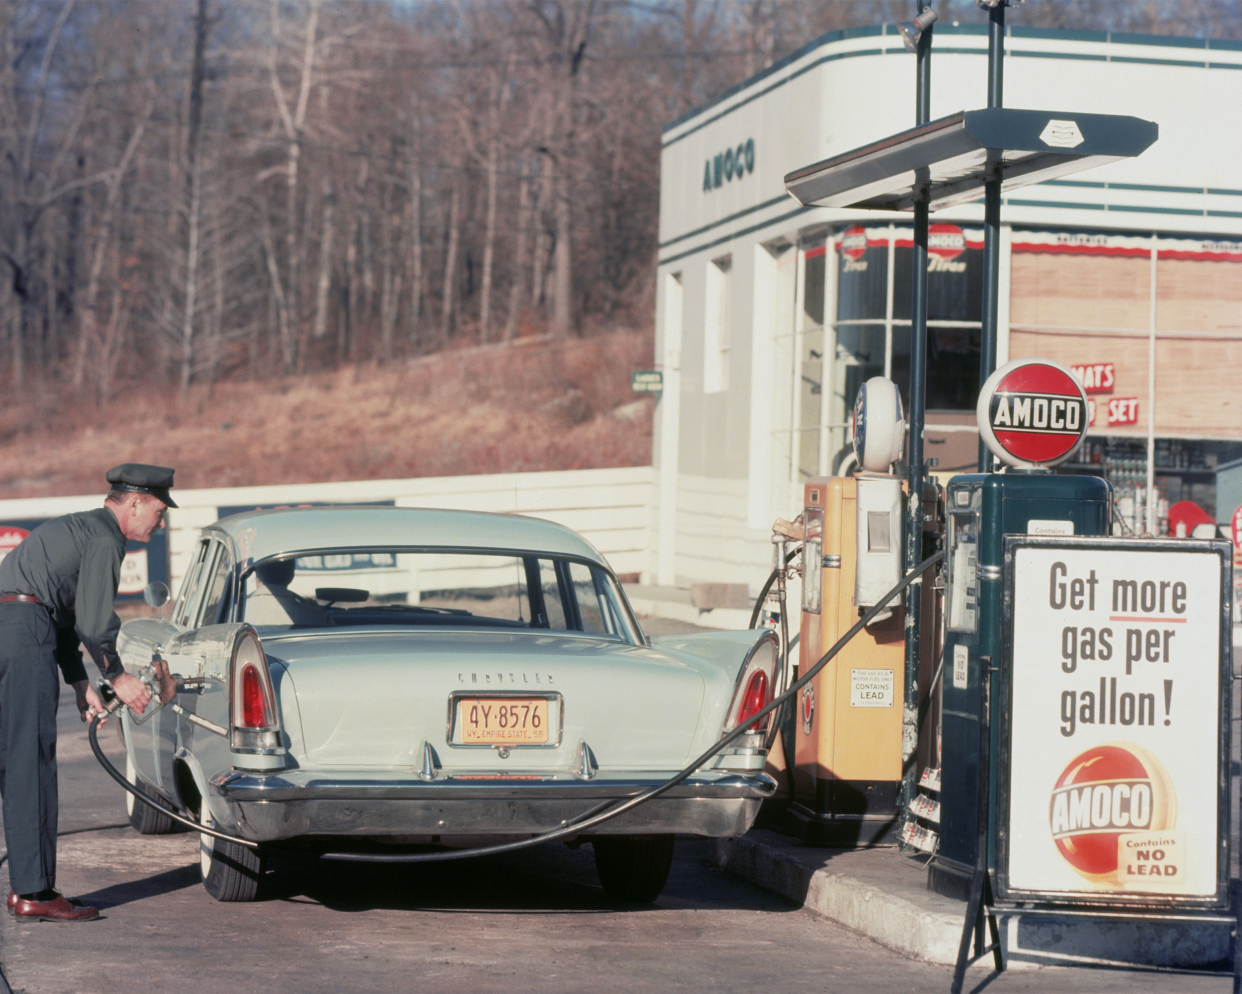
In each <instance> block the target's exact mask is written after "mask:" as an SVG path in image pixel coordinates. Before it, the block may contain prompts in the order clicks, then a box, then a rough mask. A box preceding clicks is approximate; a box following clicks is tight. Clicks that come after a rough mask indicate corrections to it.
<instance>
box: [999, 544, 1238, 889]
mask: <svg viewBox="0 0 1242 994" xmlns="http://www.w3.org/2000/svg"><path fill="white" fill-rule="evenodd" d="M1230 561H1231V560H1230V550H1229V546H1228V543H1225V542H1195V543H1193V544H1190V543H1187V542H1185V541H1177V540H1164V541H1146V542H1134V541H1130V542H1122V541H1117V540H1112V539H1077V540H1075V539H1031V538H1021V537H1016V538H1007V539H1006V566H1007V570H1008V573H1007V578H1006V579H1007V596H1008V597H1009V598H1010V606H1009V611H1008V617H1007V623H1006V629H1007V632H1006V634H1007V635H1008V636H1009V639H1008V645H1007V647H1006V648H1007V653H1006V656H1007V660H1006V662H1007V666H1005V667H1004V668H1003V671H1002V672H1004V673H1006V674H1007V677H1006V679H1005V683H1006V685H1007V690H1006V697H1005V701H1006V704H1007V707H1006V709H1005V717H1003V718H1002V721H1003V722H1005V724H1004V725H1003V726H1002V746H1001V748H1002V757H1001V758H1002V764H1003V765H1002V767H1001V769H1002V771H1003V772H1002V775H1001V781H1002V783H1001V796H1000V801H1001V807H1000V808H999V809H998V818H1000V819H1003V821H1002V822H999V823H1000V824H1003V825H1004V826H1005V828H1004V841H1003V843H998V853H1001V852H1003V854H1004V855H1003V857H1002V858H1001V860H1000V862H1001V863H1002V864H1003V866H1002V867H1001V882H1000V883H1001V886H1000V889H1001V893H1002V897H1006V896H1008V897H1020V896H1023V895H1045V896H1049V897H1050V898H1051V899H1061V898H1064V899H1069V900H1072V901H1083V902H1087V901H1100V900H1104V901H1105V902H1106V903H1146V904H1150V903H1152V901H1153V899H1154V900H1155V901H1156V903H1161V902H1162V901H1163V902H1164V903H1192V904H1206V903H1209V902H1220V901H1221V900H1223V898H1224V879H1225V878H1226V877H1227V874H1224V873H1223V869H1222V868H1223V865H1224V864H1223V863H1222V859H1223V858H1225V856H1226V855H1227V851H1226V850H1225V849H1224V847H1223V846H1222V844H1221V836H1222V825H1227V814H1226V811H1227V798H1226V797H1225V796H1222V789H1221V784H1222V782H1227V778H1222V776H1221V769H1222V766H1221V764H1222V763H1223V762H1225V759H1226V757H1225V755H1224V743H1226V742H1227V741H1228V739H1227V727H1224V728H1222V725H1223V723H1224V721H1225V719H1224V715H1225V714H1227V702H1228V700H1229V692H1230V687H1229V680H1228V676H1227V674H1228V673H1229V659H1228V654H1229V644H1230V638H1229V636H1230V632H1229V630H1228V625H1227V622H1224V621H1223V620H1222V619H1223V617H1224V615H1223V609H1225V608H1227V604H1228V600H1227V595H1226V594H1225V591H1227V590H1228V584H1229V582H1230ZM1006 753H1007V755H1006ZM1006 766H1007V771H1006V770H1005V767H1006Z"/></svg>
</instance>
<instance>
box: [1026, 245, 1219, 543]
mask: <svg viewBox="0 0 1242 994" xmlns="http://www.w3.org/2000/svg"><path fill="white" fill-rule="evenodd" d="M1012 253H1013V254H1012V267H1011V273H1012V287H1013V289H1012V292H1011V294H1010V302H1011V303H1010V322H1009V324H1010V333H1009V335H1010V338H1009V342H1010V354H1012V355H1039V356H1046V357H1047V358H1049V359H1055V360H1057V361H1058V362H1061V363H1062V364H1064V365H1066V366H1068V367H1070V368H1071V369H1072V370H1074V372H1075V375H1077V376H1078V377H1079V379H1080V380H1081V381H1082V383H1083V387H1084V389H1085V390H1086V391H1087V396H1088V400H1089V401H1090V413H1089V417H1090V428H1089V434H1088V439H1087V442H1086V444H1085V445H1084V447H1083V449H1082V450H1081V451H1080V453H1079V455H1078V456H1077V457H1076V458H1075V460H1074V461H1073V462H1072V463H1066V464H1064V466H1063V467H1062V468H1063V470H1065V471H1069V472H1075V471H1077V472H1091V473H1098V474H1101V475H1103V476H1105V477H1107V478H1108V479H1110V480H1111V481H1112V482H1113V484H1114V487H1115V491H1114V495H1115V501H1116V510H1117V513H1116V515H1115V520H1118V521H1119V522H1120V523H1121V527H1122V528H1123V529H1124V530H1133V531H1135V532H1142V531H1146V530H1147V529H1149V528H1150V529H1151V530H1152V531H1153V532H1155V533H1158V534H1164V533H1166V532H1168V531H1169V530H1170V529H1169V521H1168V516H1169V515H1170V514H1171V513H1172V514H1173V516H1174V517H1176V516H1177V515H1176V513H1174V511H1176V508H1177V505H1178V504H1179V502H1182V501H1190V502H1192V503H1194V504H1196V505H1198V507H1199V508H1200V509H1201V510H1202V511H1203V512H1205V513H1206V514H1207V515H1209V516H1211V517H1214V518H1215V520H1216V521H1217V522H1218V523H1225V522H1226V521H1227V520H1228V518H1229V516H1230V515H1231V514H1232V512H1233V510H1234V507H1235V506H1236V505H1232V506H1231V502H1232V500H1233V495H1232V492H1231V491H1229V488H1228V485H1226V486H1225V490H1226V492H1227V496H1226V495H1222V494H1221V493H1220V492H1219V491H1220V488H1221V485H1222V483H1221V477H1220V476H1219V475H1218V467H1219V466H1221V465H1224V464H1228V463H1230V462H1231V461H1232V460H1237V459H1238V458H1239V457H1242V445H1240V444H1239V443H1238V442H1236V441H1235V439H1237V438H1238V437H1239V434H1240V433H1242V413H1240V409H1239V405H1238V403H1237V390H1236V387H1235V386H1234V383H1233V379H1232V377H1231V376H1229V375H1228V371H1229V370H1231V369H1233V368H1236V358H1235V357H1236V355H1237V350H1238V347H1239V344H1242V329H1240V328H1239V326H1238V320H1237V310H1238V307H1237V301H1238V300H1239V299H1242V243H1238V242H1226V241H1220V240H1199V239H1192V238H1179V237H1169V236H1164V235H1161V236H1152V235H1145V236H1139V235H1128V234H1109V233H1097V232H1073V231H1047V230H1038V229H1028V230H1016V231H1014V233H1013V239H1012ZM1153 278H1154V283H1153ZM1153 374H1154V376H1153ZM1149 376H1151V377H1152V379H1150V380H1149ZM1153 381H1154V382H1153ZM1159 436H1164V437H1159ZM1149 467H1150V468H1149ZM1149 472H1150V478H1151V482H1152V486H1151V488H1150V489H1149V488H1148V485H1147V483H1148V478H1149ZM1222 498H1223V499H1222ZM1170 509H1173V511H1171V510H1170Z"/></svg>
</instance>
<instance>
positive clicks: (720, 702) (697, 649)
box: [651, 628, 776, 752]
mask: <svg viewBox="0 0 1242 994" xmlns="http://www.w3.org/2000/svg"><path fill="white" fill-rule="evenodd" d="M775 638H776V636H775V634H774V633H773V632H772V631H771V630H769V629H766V628H752V629H746V630H744V631H738V632H693V633H688V634H684V635H659V636H656V637H655V638H653V639H651V644H652V646H653V647H654V648H657V649H659V650H660V651H661V652H666V653H668V654H669V655H671V656H675V657H676V658H678V659H682V660H685V661H686V662H689V663H691V664H693V665H696V666H697V667H698V668H699V670H700V672H701V673H702V674H703V684H704V692H703V711H702V717H701V719H700V721H699V731H698V738H697V739H696V741H695V744H694V748H695V750H696V751H697V752H701V751H702V750H704V749H706V748H707V747H708V746H710V745H711V744H712V743H713V742H715V741H717V740H718V739H719V738H720V736H721V733H722V729H723V728H724V723H725V718H726V716H727V714H728V710H729V705H730V704H731V703H732V702H733V697H734V694H735V693H736V691H737V688H738V682H739V681H740V680H741V677H742V673H743V671H744V670H745V669H746V664H747V662H748V661H749V659H750V657H751V656H752V655H753V654H754V653H755V651H756V650H758V649H759V648H760V647H761V646H762V645H764V643H770V642H772V641H773V640H774V639H775Z"/></svg>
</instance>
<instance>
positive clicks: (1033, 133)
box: [785, 107, 1159, 210]
mask: <svg viewBox="0 0 1242 994" xmlns="http://www.w3.org/2000/svg"><path fill="white" fill-rule="evenodd" d="M1158 134H1159V129H1158V127H1157V126H1156V125H1155V124H1154V123H1152V122H1151V121H1144V120H1142V119H1141V118H1137V117H1127V116H1124V115H1116V114H1080V113H1076V112H1069V111H1066V112H1058V111H1044V110H1018V109H1011V108H1008V107H990V108H987V109H986V110H965V111H959V112H958V113H956V114H951V115H949V116H948V117H942V118H940V119H939V120H936V121H929V122H928V123H927V124H923V125H919V126H918V127H915V128H911V129H910V130H909V131H902V132H900V133H898V134H895V135H892V136H890V137H888V138H884V139H881V140H880V141H877V142H872V143H871V144H870V145H864V146H862V147H861V148H856V149H853V150H852V151H849V152H844V153H842V154H841V155H837V156H833V157H832V158H830V159H825V160H823V161H822V162H817V163H815V164H813V165H810V166H804V167H802V168H801V169H795V170H794V171H793V172H791V173H789V174H788V175H786V177H785V189H786V190H787V191H788V192H789V193H790V194H791V195H792V196H793V197H794V199H796V200H797V201H798V202H799V203H800V204H803V205H804V206H805V205H810V204H814V205H816V206H818V207H863V208H868V209H872V210H913V208H914V204H915V203H916V202H918V201H923V200H926V201H927V202H928V204H929V206H930V209H931V210H939V209H941V208H945V207H952V206H954V205H955V204H963V203H967V202H968V201H971V200H977V199H979V198H980V197H982V196H983V192H984V183H985V182H987V181H988V180H989V179H994V178H997V173H998V167H999V178H1000V180H1001V190H1002V191H1003V192H1007V191H1009V190H1013V189H1017V188H1018V187H1022V186H1029V185H1030V184H1032V183H1039V182H1042V181H1043V180H1048V179H1055V178H1057V177H1059V176H1065V175H1068V174H1070V173H1076V172H1081V171H1082V170H1084V169H1093V168H1095V167H1096V166H1102V165H1104V164H1105V163H1108V162H1113V161H1115V160H1117V159H1125V158H1130V157H1132V156H1136V155H1139V154H1140V153H1141V152H1143V151H1144V150H1146V149H1147V148H1148V147H1149V146H1150V145H1151V144H1152V143H1153V142H1155V140H1156V138H1157V136H1158Z"/></svg>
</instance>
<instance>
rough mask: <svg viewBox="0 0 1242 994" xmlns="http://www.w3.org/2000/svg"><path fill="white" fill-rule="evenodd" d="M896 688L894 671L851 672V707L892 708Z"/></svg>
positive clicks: (852, 670)
mask: <svg viewBox="0 0 1242 994" xmlns="http://www.w3.org/2000/svg"><path fill="white" fill-rule="evenodd" d="M894 686H895V679H894V673H893V671H892V670H855V669H851V670H850V707H852V708H891V707H892V706H893V688H894Z"/></svg>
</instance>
